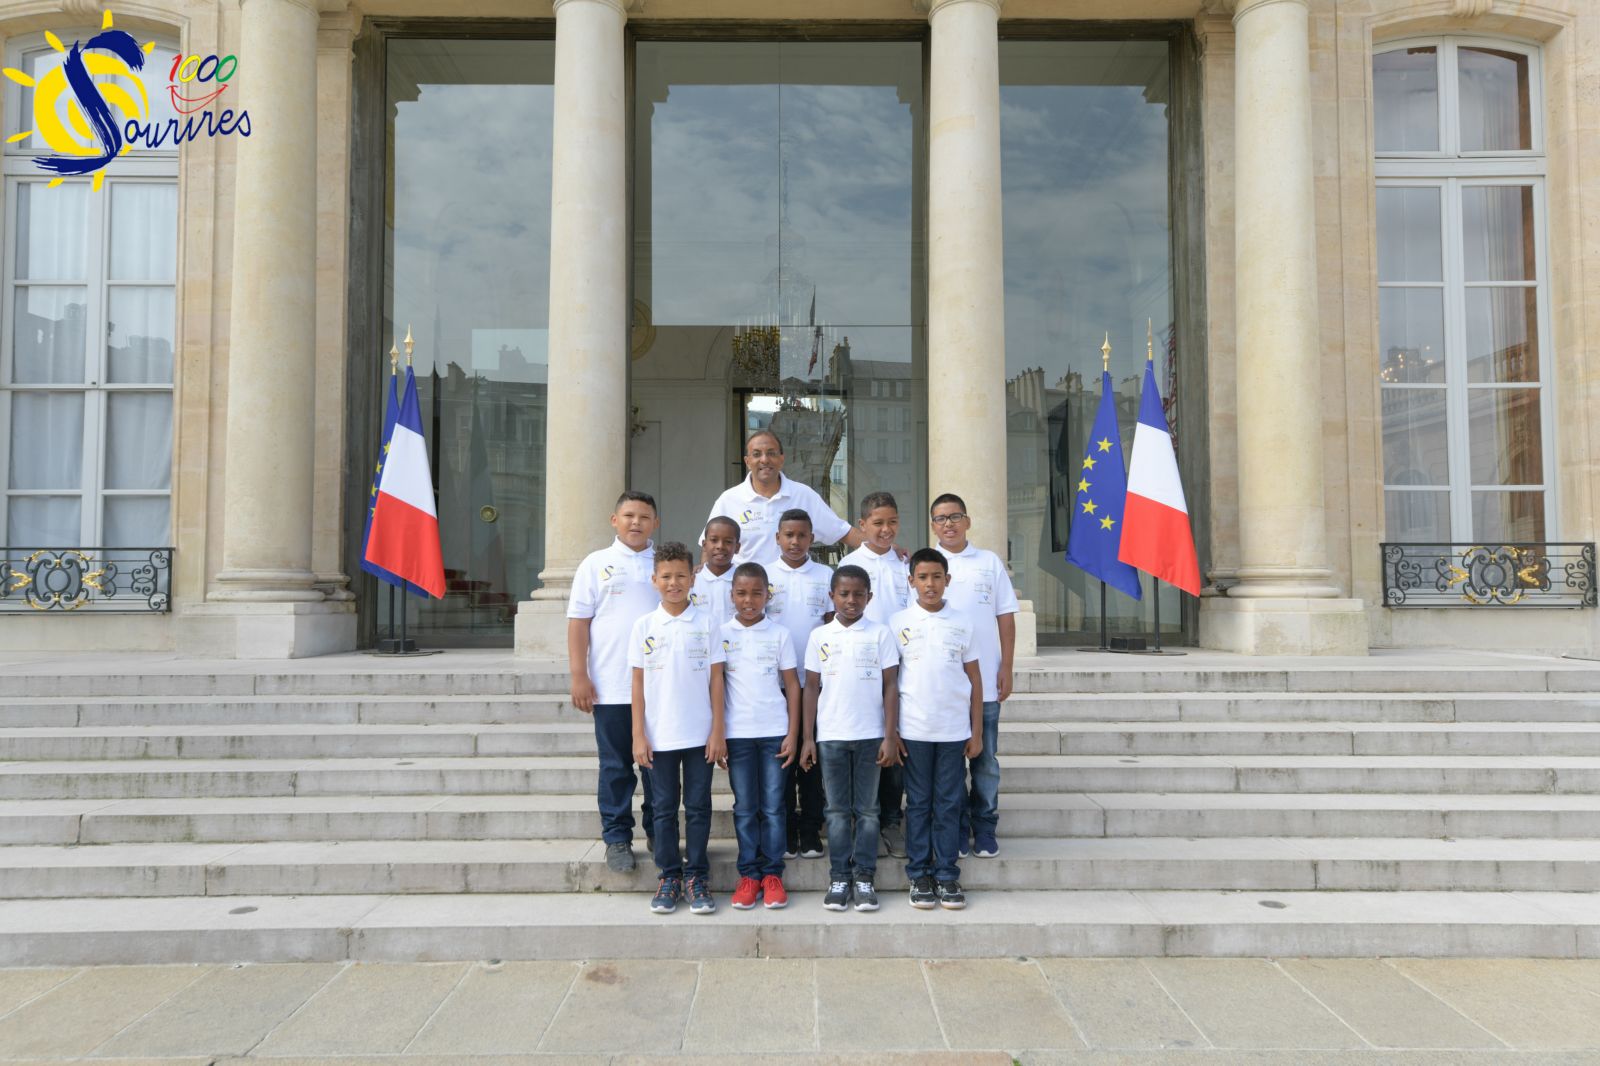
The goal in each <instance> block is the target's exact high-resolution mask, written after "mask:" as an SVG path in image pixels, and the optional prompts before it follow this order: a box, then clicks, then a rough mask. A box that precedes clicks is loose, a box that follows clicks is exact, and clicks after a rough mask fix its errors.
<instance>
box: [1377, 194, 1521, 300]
mask: <svg viewBox="0 0 1600 1066" xmlns="http://www.w3.org/2000/svg"><path fill="white" fill-rule="evenodd" d="M1461 213H1462V220H1461V228H1462V233H1463V236H1464V237H1465V240H1466V256H1467V280H1468V281H1532V280H1533V279H1534V278H1535V277H1536V276H1537V273H1536V271H1535V270H1534V264H1533V247H1534V246H1533V187H1532V186H1529V185H1469V186H1467V187H1466V188H1464V189H1462V190H1461ZM1379 269H1380V270H1381V269H1382V268H1381V267H1380V268H1379ZM1380 277H1381V275H1380ZM1383 280H1387V279H1383Z"/></svg>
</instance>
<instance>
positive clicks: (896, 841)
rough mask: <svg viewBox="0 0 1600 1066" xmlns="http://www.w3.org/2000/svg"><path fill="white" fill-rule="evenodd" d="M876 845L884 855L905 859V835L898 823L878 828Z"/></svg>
mask: <svg viewBox="0 0 1600 1066" xmlns="http://www.w3.org/2000/svg"><path fill="white" fill-rule="evenodd" d="M878 843H879V844H880V845H881V850H882V851H883V853H884V854H885V855H893V856H894V857H895V858H897V859H903V858H905V857H906V834H905V830H903V829H901V828H900V824H899V823H898V822H896V823H895V824H893V825H885V826H879V828H878Z"/></svg>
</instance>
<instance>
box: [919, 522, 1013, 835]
mask: <svg viewBox="0 0 1600 1066" xmlns="http://www.w3.org/2000/svg"><path fill="white" fill-rule="evenodd" d="M928 513H929V515H930V516H931V520H932V524H933V533H934V536H935V538H937V540H938V547H939V552H940V554H942V555H943V556H944V557H945V560H946V561H947V562H949V564H950V585H949V587H948V588H947V589H946V590H945V598H946V599H947V600H949V601H950V605H951V606H952V607H954V608H955V609H956V610H958V611H961V612H963V613H964V614H966V615H967V616H968V617H969V618H970V619H971V620H972V626H973V631H974V634H975V640H976V641H977V645H978V672H979V673H980V674H981V675H982V676H983V752H982V754H980V755H979V756H978V757H977V758H976V759H973V760H972V766H971V769H972V791H971V793H970V794H969V796H968V797H967V803H966V806H965V808H964V809H963V812H962V817H961V854H962V855H965V854H966V853H967V849H968V848H969V847H971V848H973V850H975V851H976V852H977V853H978V855H979V856H981V857H982V858H986V859H987V858H991V857H993V856H995V855H998V854H1000V844H999V842H998V840H997V839H996V837H995V830H996V828H997V827H998V826H999V824H1000V746H999V745H1000V704H1001V703H1002V702H1004V701H1005V700H1006V698H1007V697H1009V696H1010V695H1011V661H1012V659H1011V657H1012V652H1013V649H1014V648H1015V647H1016V643H1017V593H1016V590H1015V589H1013V588H1012V587H1011V575H1010V574H1008V573H1007V572H1006V564H1005V563H1004V562H1003V561H1002V560H1001V559H1000V557H999V556H998V555H996V554H995V553H994V552H992V551H989V550H988V549H987V548H979V547H975V546H973V545H972V544H971V543H969V542H968V540H967V531H968V530H970V529H971V528H972V519H971V517H970V516H968V514H967V505H966V503H965V502H963V501H962V499H961V497H960V496H957V495H956V494H955V493H953V492H947V493H944V494H943V495H942V496H939V497H938V498H937V499H935V500H934V501H933V506H932V507H930V508H929V510H928ZM969 841H971V843H969Z"/></svg>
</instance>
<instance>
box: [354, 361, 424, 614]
mask: <svg viewBox="0 0 1600 1066" xmlns="http://www.w3.org/2000/svg"><path fill="white" fill-rule="evenodd" d="M399 417H400V378H399V375H398V374H392V373H391V374H390V375H389V396H388V399H387V402H386V403H385V404H384V408H383V435H382V436H381V437H379V438H378V442H379V445H380V451H379V452H378V464H377V468H376V469H374V470H373V472H372V485H371V487H370V489H369V491H368V493H367V522H366V527H365V528H364V529H363V530H362V531H361V569H363V570H365V571H366V572H367V573H369V574H371V575H372V576H373V577H375V578H377V579H378V580H379V581H384V582H387V583H388V584H391V585H394V586H395V587H396V588H401V589H405V590H406V591H407V592H411V593H414V594H416V595H422V594H423V591H422V589H419V588H417V587H416V586H415V585H412V584H410V583H409V582H407V581H406V580H405V579H404V578H401V577H396V576H395V575H394V574H391V573H389V571H387V570H385V569H384V568H383V567H381V566H379V565H377V564H376V563H369V562H367V542H368V541H370V540H371V539H372V515H373V512H374V511H376V510H377V505H378V482H379V481H380V480H381V479H382V478H383V467H384V464H385V463H387V462H388V461H389V438H390V437H391V436H393V435H394V424H395V422H396V420H398V419H399Z"/></svg>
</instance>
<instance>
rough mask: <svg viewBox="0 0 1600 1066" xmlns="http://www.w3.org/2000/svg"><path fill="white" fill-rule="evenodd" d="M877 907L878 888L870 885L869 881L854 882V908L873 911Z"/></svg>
mask: <svg viewBox="0 0 1600 1066" xmlns="http://www.w3.org/2000/svg"><path fill="white" fill-rule="evenodd" d="M877 909H878V890H877V889H875V888H873V887H872V882H871V881H857V882H856V910H858V911H875V910H877Z"/></svg>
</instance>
